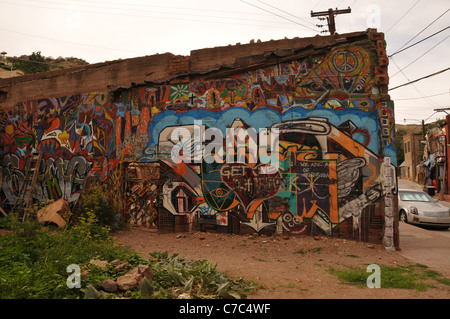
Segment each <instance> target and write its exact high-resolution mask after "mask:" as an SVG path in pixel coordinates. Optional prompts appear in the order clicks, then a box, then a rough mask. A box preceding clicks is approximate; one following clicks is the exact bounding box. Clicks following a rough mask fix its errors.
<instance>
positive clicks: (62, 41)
mask: <svg viewBox="0 0 450 319" xmlns="http://www.w3.org/2000/svg"><path fill="white" fill-rule="evenodd" d="M0 30H2V31H6V32H11V33H15V34H21V35H25V36H29V37H33V38H40V39H45V40H50V41H56V42H61V43H68V44H75V45H81V46H87V47H93V48H98V49H106V50H113V51H124V52H129V53H135V54H136V53H138V54H145V53H143V52H136V51H131V50H126V49H114V48H107V47H102V46H98V45H91V44H86V43H79V42H71V41H65V40H58V39H52V38H48V37H43V36H39V35H35V34H29V33H25V32H18V31H12V30H8V29H4V28H0Z"/></svg>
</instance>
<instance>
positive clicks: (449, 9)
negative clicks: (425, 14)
mask: <svg viewBox="0 0 450 319" xmlns="http://www.w3.org/2000/svg"><path fill="white" fill-rule="evenodd" d="M449 11H450V8H448V9H447V10H446V11H444V13H442V14H441V15H440V16H439V17H437V18H436V19H434V20H433V21H432V22H430V24H428V25H427V26H426V27H425V28H423V29H422V30H421V31H420V32H419V33H417V34H416V35H415V36H413V37H412V38H411V39H410V40H409V41H408V42H406V43H405V44H404V45H402V46H401V47H400V48H399V49H398V50H401V49H403V48H404V47H405V46H406V45H408V44H409V43H410V42H411V41H412V40H414V39H415V38H417V37H418V36H419V35H420V34H421V33H422V32H423V31H425V30H426V29H428V28H429V27H430V26H432V25H433V24H434V23H435V22H436V21H438V20H439V19H440V18H442V17H443V16H444V15H445V14H446V13H447V12H449ZM398 50H397V52H398ZM394 54H395V53H394Z"/></svg>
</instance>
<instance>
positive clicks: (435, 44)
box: [390, 34, 450, 79]
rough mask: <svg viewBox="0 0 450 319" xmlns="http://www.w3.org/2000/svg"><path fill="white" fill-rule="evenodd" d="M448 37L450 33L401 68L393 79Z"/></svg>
mask: <svg viewBox="0 0 450 319" xmlns="http://www.w3.org/2000/svg"><path fill="white" fill-rule="evenodd" d="M448 38H450V34H449V35H448V36H446V37H445V38H444V39H442V40H441V41H439V42H438V43H436V44H435V45H434V46H433V47H431V48H430V49H429V50H427V51H426V52H424V53H423V54H422V55H420V56H419V57H417V58H416V59H414V60H413V61H412V62H410V63H409V64H408V65H406V66H405V67H403V68H402V69H400V71H398V72H397V73H395V74H394V75H392V76H390V78H391V79H392V78H393V77H394V76H396V75H397V74H399V73H400V72H401V71H403V70H404V69H406V68H407V67H409V66H410V65H411V64H413V63H415V62H416V61H417V60H419V59H420V58H422V57H423V56H425V55H426V54H428V53H429V52H430V51H431V50H433V49H434V48H436V47H437V46H438V45H439V44H441V43H442V42H444V41H445V40H447V39H448Z"/></svg>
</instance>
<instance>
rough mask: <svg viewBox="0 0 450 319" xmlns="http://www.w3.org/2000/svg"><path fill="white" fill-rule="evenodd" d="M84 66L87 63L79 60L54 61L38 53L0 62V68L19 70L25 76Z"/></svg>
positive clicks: (60, 59)
mask: <svg viewBox="0 0 450 319" xmlns="http://www.w3.org/2000/svg"><path fill="white" fill-rule="evenodd" d="M86 64H89V63H88V62H86V61H85V60H83V59H80V58H75V57H65V58H64V57H58V58H56V59H55V58H53V57H46V56H43V55H42V54H41V52H40V51H37V52H33V53H32V54H30V55H21V56H19V57H5V58H3V59H2V60H0V68H2V69H5V70H8V71H14V70H19V71H22V72H23V73H25V74H32V73H38V72H46V71H51V70H58V69H66V68H70V67H75V66H79V65H86Z"/></svg>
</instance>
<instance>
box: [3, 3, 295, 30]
mask: <svg viewBox="0 0 450 319" xmlns="http://www.w3.org/2000/svg"><path fill="white" fill-rule="evenodd" d="M35 2H40V3H48V4H53V5H54V4H56V3H54V2H49V1H39V0H34V1H33V4H26V5H25V4H21V3H14V2H8V1H4V0H2V1H0V3H6V4H10V5H18V6H27V7H34V8H43V9H51V10H59V11H67V8H61V7H54V6H43V5H36V4H34V3H35ZM85 7H89V8H93V9H103V10H101V11H95V10H85V9H83V13H92V14H101V15H116V16H119V17H138V18H153V19H163V20H176V21H189V22H203V23H205V22H206V23H215V24H228V25H241V26H250V27H254V26H256V24H250V23H243V22H229V21H223V20H222V21H220V20H218V19H228V20H230V19H233V20H235V17H231V18H228V17H223V16H211V15H209V16H208V15H199V14H189V15H188V16H197V17H203V18H210V19H213V20H199V19H191V18H186V16H187V15H186V14H184V13H170V12H161V11H148V10H147V11H146V10H139V11H138V13H139V14H132V13H124V12H123V11H121V12H105V11H104V9H110V10H118V8H105V7H99V6H85ZM120 10H127V11H131V12H137V11H134V10H131V9H120ZM140 13H143V14H140ZM146 13H150V14H152V15H148V14H146ZM158 13H163V14H168V15H169V16H155V15H154V14H158ZM176 15H178V16H176ZM180 15H181V16H182V17H179V16H180ZM246 21H256V22H269V23H271V21H270V20H269V21H263V20H256V19H246ZM257 26H260V27H267V28H273V27H274V25H270V26H269V25H267V24H266V25H261V24H259V25H257ZM278 26H279V23H278ZM283 28H287V29H294V28H292V27H288V26H283ZM295 30H297V29H295Z"/></svg>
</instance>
